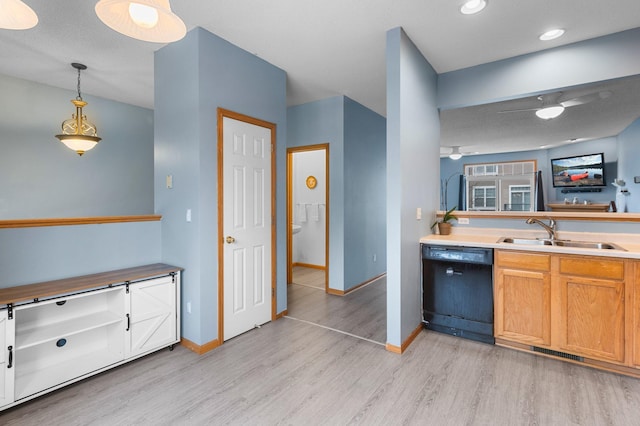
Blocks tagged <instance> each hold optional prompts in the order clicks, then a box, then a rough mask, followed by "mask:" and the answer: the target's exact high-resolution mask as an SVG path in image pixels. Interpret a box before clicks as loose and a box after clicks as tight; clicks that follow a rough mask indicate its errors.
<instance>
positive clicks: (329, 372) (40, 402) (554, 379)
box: [0, 318, 640, 426]
mask: <svg viewBox="0 0 640 426" xmlns="http://www.w3.org/2000/svg"><path fill="white" fill-rule="evenodd" d="M639 420H640V380H637V379H632V378H628V377H624V376H620V375H616V374H612V373H606V372H602V371H597V370H593V369H589V368H585V367H581V366H577V365H573V364H569V363H564V362H561V361H557V360H552V359H547V358H542V357H536V356H533V355H531V354H526V353H521V352H517V351H514V350H509V349H505V348H500V347H496V346H492V345H487V344H482V343H477V342H472V341H469V340H465V339H461V338H457V337H452V336H448V335H444V334H438V333H435V332H429V331H423V332H421V333H420V335H419V336H418V337H417V338H416V340H415V341H414V342H413V344H412V345H411V346H409V348H408V350H407V351H406V352H405V353H404V354H403V355H397V354H393V353H390V352H387V351H385V350H384V349H383V348H381V347H380V346H379V345H376V344H373V343H370V342H367V341H364V340H362V339H358V338H354V337H350V336H347V335H344V334H341V333H336V332H333V331H331V330H327V329H324V328H320V327H317V326H313V325H310V324H306V323H303V322H300V321H295V320H292V319H288V318H283V319H281V320H278V321H275V322H273V323H269V324H266V325H265V326H263V327H262V328H260V329H255V330H253V331H250V332H248V333H245V334H243V335H241V336H238V337H236V338H234V339H232V340H230V341H228V342H226V343H225V344H224V345H222V346H221V347H219V348H217V349H215V350H213V351H211V352H209V353H207V354H205V355H202V356H198V355H196V354H194V353H192V352H190V351H188V350H187V349H185V348H183V347H177V348H176V349H175V350H174V351H173V352H170V351H168V350H162V351H160V352H157V353H155V354H152V355H150V356H147V357H145V358H143V359H140V360H137V361H134V362H132V363H130V364H126V365H123V366H121V367H118V368H116V369H114V370H111V371H108V372H105V373H103V374H101V375H99V376H97V377H93V378H90V379H87V380H85V381H83V382H80V383H77V384H74V385H71V386H69V387H67V388H64V389H61V390H58V391H56V392H54V393H52V394H50V395H47V396H44V397H41V398H39V399H37V400H34V401H30V402H27V403H25V404H23V405H21V406H18V407H16V408H13V409H10V410H8V411H5V412H3V413H2V414H0V424H3V425H21V426H31V425H65V426H71V425H110V426H111V425H133V424H135V425H218V424H232V425H279V424H287V425H346V424H362V425H399V424H406V425H630V426H631V425H638V422H639Z"/></svg>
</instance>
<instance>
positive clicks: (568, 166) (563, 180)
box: [551, 153, 606, 188]
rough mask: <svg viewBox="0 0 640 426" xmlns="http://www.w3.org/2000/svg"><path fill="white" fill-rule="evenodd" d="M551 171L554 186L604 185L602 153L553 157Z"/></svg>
mask: <svg viewBox="0 0 640 426" xmlns="http://www.w3.org/2000/svg"><path fill="white" fill-rule="evenodd" d="M551 173H552V174H553V186H554V187H556V188H566V187H583V186H584V187H587V186H606V183H605V181H604V154H603V153H600V154H589V155H579V156H575V157H565V158H554V159H552V160H551Z"/></svg>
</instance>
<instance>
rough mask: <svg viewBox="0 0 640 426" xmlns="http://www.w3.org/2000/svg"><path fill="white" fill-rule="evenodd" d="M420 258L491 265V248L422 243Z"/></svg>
mask: <svg viewBox="0 0 640 426" xmlns="http://www.w3.org/2000/svg"><path fill="white" fill-rule="evenodd" d="M422 258H423V259H431V260H440V261H444V262H460V263H478V264H482V265H493V249H491V248H479V247H455V246H436V245H427V244H423V245H422Z"/></svg>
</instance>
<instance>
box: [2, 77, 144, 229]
mask: <svg viewBox="0 0 640 426" xmlns="http://www.w3.org/2000/svg"><path fill="white" fill-rule="evenodd" d="M71 71H72V70H71V67H69V78H70V79H73V78H74V74H73V73H72V72H71ZM0 93H2V96H0V129H2V132H0V148H2V154H0V220H2V219H26V218H53V217H83V216H119V215H138V214H151V213H153V111H151V110H149V109H145V108H139V107H135V106H132V105H127V104H123V103H120V102H114V101H110V100H107V99H103V98H97V97H93V96H90V95H87V94H85V95H84V96H83V98H84V100H85V101H87V102H88V105H87V106H86V107H85V109H84V113H85V114H86V115H87V116H88V118H89V120H90V121H93V122H94V124H96V126H97V128H98V135H99V136H100V137H101V138H102V141H101V142H100V143H99V144H98V146H96V147H95V148H94V149H93V150H91V151H88V152H87V153H86V154H84V155H83V156H82V157H80V156H78V154H76V153H75V152H74V151H71V150H70V149H69V148H67V147H65V146H64V145H63V144H62V143H61V142H59V141H58V139H56V138H55V135H56V134H59V133H60V132H61V128H60V126H61V123H62V121H64V120H66V119H69V118H71V114H72V113H75V108H74V106H73V105H72V104H71V102H70V100H71V99H75V97H76V96H77V93H76V92H73V91H69V90H64V89H58V88H55V87H51V86H46V85H43V84H39V83H34V82H30V81H26V80H21V79H17V78H13V77H7V76H2V75H0Z"/></svg>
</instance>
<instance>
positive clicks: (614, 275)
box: [559, 256, 624, 280]
mask: <svg viewBox="0 0 640 426" xmlns="http://www.w3.org/2000/svg"><path fill="white" fill-rule="evenodd" d="M559 269H560V271H559V272H560V273H561V274H563V275H574V276H579V277H590V278H607V279H612V280H623V279H624V260H621V259H605V258H598V257H595V256H591V257H564V256H562V257H560V265H559Z"/></svg>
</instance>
